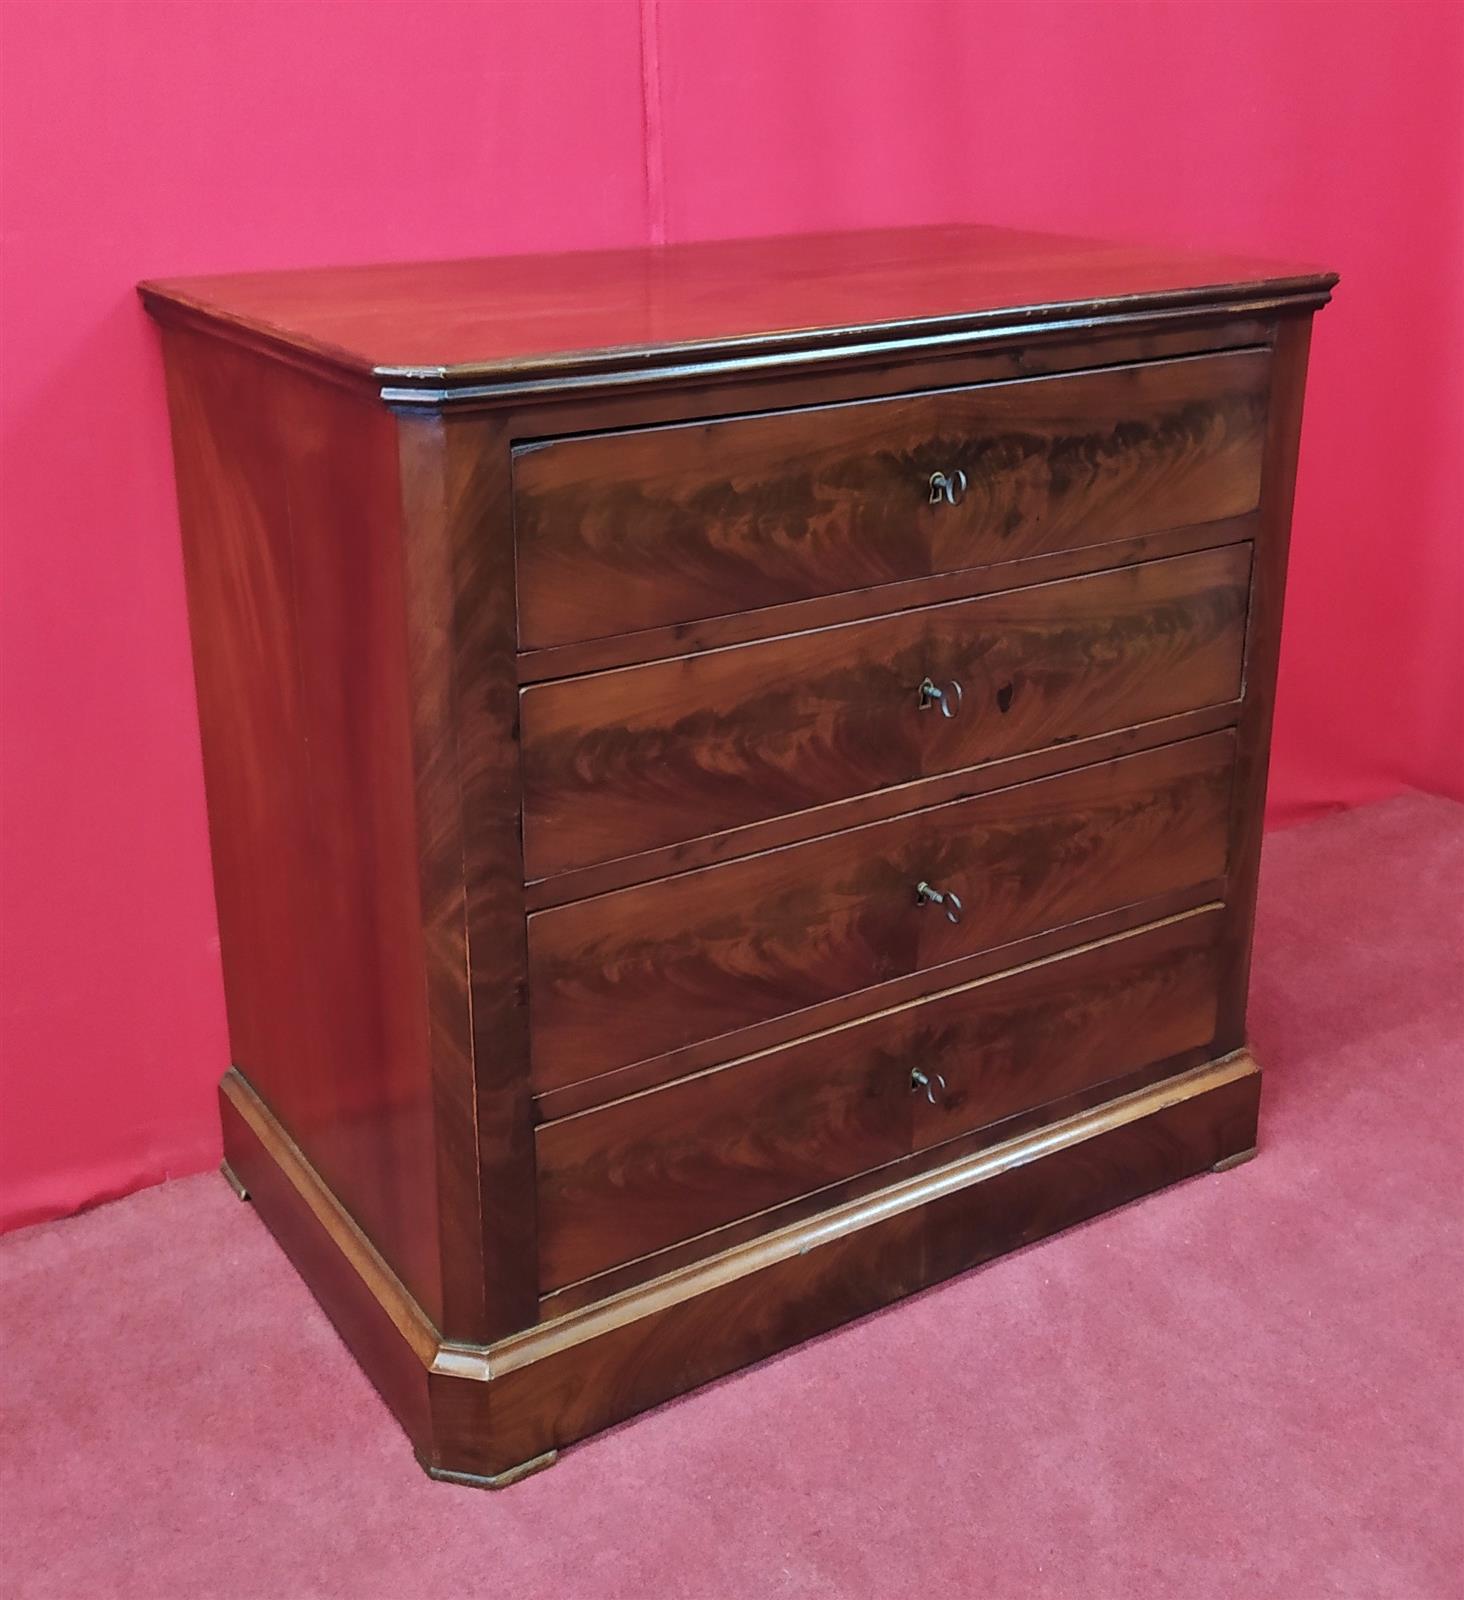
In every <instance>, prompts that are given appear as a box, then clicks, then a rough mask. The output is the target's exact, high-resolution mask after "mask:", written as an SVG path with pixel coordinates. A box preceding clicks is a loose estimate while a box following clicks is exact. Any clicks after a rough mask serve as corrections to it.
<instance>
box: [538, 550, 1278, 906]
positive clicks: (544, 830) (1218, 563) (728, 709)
mask: <svg viewBox="0 0 1464 1600" xmlns="http://www.w3.org/2000/svg"><path fill="white" fill-rule="evenodd" d="M1249 572H1250V547H1249V546H1248V545H1240V546H1233V547H1230V548H1222V549H1219V550H1211V551H1206V552H1203V553H1201V554H1197V555H1193V556H1185V557H1179V558H1176V559H1174V560H1171V561H1161V562H1152V563H1148V564H1145V565H1142V566H1136V567H1127V568H1123V569H1120V570H1117V571H1112V572H1107V573H1103V574H1100V575H1095V576H1092V577H1085V578H1074V579H1070V580H1068V581H1066V582H1061V583H1052V584H1042V585H1037V586H1034V587H1031V588H1026V589H1022V590H1018V591H1016V592H1013V593H1011V594H1004V595H992V596H987V597H984V598H981V599H974V600H965V601H957V602H952V603H949V604H946V605H942V606H937V607H927V608H921V609H918V610H914V611H907V612H902V613H900V614H898V615H896V616H893V617H885V618H880V619H878V620H874V621H870V622H865V623H858V624H851V625H848V626H845V627H838V628H825V629H819V630H816V631H814V632H810V633H804V634H799V635H796V636H794V637H792V638H788V639H781V640H773V641H769V642H766V643H764V644H760V645H749V646H745V647H742V648H737V649H731V650H721V651H714V652H710V653H708V654H705V655H699V656H685V657H682V658H680V659H679V660H675V661H668V662H662V663H658V664H656V665H653V666H646V667H639V668H630V669H626V670H624V671H621V672H615V673H609V674H604V675H600V676H595V677H590V678H577V679H574V680H571V681H569V682H562V683H556V684H546V685H542V686H540V687H537V688H532V689H528V690H526V691H525V692H524V693H523V694H522V696H521V700H520V740H521V749H522V761H523V782H524V865H525V870H526V871H527V872H528V874H529V875H530V877H540V876H546V875H548V874H550V873H553V872H558V871H563V870H565V869H568V868H572V867H579V866H586V865H591V864H593V863H595V862H597V861H600V860H605V859H613V858H614V857H616V856H621V855H628V854H631V853H634V852H637V851H643V850H647V849H651V848H654V847H656V846H660V845H667V844H673V843H676V842H679V841H681V840H685V839H687V838H691V837H696V836H698V835H704V834H708V833H712V832H714V831H715V832H719V831H722V830H725V829H727V828H730V827H736V826H740V825H744V824H747V823H750V822H755V821H760V820H763V819H765V818H768V817H772V816H777V815H779V814H781V813H788V812H794V811H801V810H805V809H808V808H810V807H814V806H819V805H824V804H827V803H828V802H830V801H834V800H838V799H843V798H845V797H848V796H853V795H858V794H862V793H866V792H868V791H871V790H877V789H882V788H888V787H892V786H894V785H898V784H907V783H910V782H912V781H913V780H914V779H916V778H919V777H928V776H934V775H937V774H939V773H942V772H951V771H955V770H957V769H959V768H963V767H968V766H974V765H976V764H977V763H979V762H983V761H991V760H997V759H1000V758H1002V757H1005V756H1010V755H1014V754H1017V753H1020V752H1022V751H1025V750H1036V749H1040V748H1042V747H1044V746H1047V745H1052V744H1060V743H1064V742H1067V741H1070V740H1073V739H1080V738H1083V737H1088V736H1092V735H1094V734H1097V733H1101V732H1105V731H1108V730H1110V729H1115V728H1119V727H1124V726H1128V725H1131V724H1134V723H1141V722H1149V721H1152V720H1156V719H1158V718H1160V717H1166V716H1171V715H1174V714H1176V713H1178V712H1181V711H1186V710H1190V709H1192V708H1199V707H1203V706H1207V705H1213V704H1216V703H1219V702H1222V701H1227V700H1230V699H1233V698H1234V697H1236V696H1237V695H1238V694H1239V693H1240V668H1241V651H1242V645H1243V642H1244V638H1245V613H1246V606H1247V600H1248V587H1249ZM926 680H932V681H934V682H935V683H936V684H937V685H944V686H945V688H944V690H943V693H945V694H946V695H948V696H950V697H951V700H952V703H953V704H954V703H955V702H954V696H955V694H956V693H957V692H959V693H960V695H961V699H960V702H959V706H958V710H957V714H956V715H954V716H953V717H949V718H948V717H947V716H945V715H944V714H943V713H942V712H941V711H940V709H939V708H938V707H937V706H935V705H927V706H926V707H925V708H924V709H922V708H921V696H920V690H919V686H920V684H921V683H922V681H926ZM952 681H954V682H955V683H956V684H957V685H958V690H952V689H951V688H950V687H949V686H950V684H951V683H952Z"/></svg>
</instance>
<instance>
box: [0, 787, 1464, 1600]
mask: <svg viewBox="0 0 1464 1600" xmlns="http://www.w3.org/2000/svg"><path fill="white" fill-rule="evenodd" d="M1461 906H1464V807H1460V806H1456V805H1453V804H1450V803H1449V802H1446V801H1441V800H1431V799H1425V798H1419V797H1408V798H1404V799H1400V800H1396V801H1391V802H1388V803H1386V804H1384V805H1380V806H1374V807H1371V808H1369V809H1367V810H1365V811H1359V812H1352V813H1350V814H1347V815H1344V816H1339V817H1334V818H1330V819H1327V820H1325V821H1322V822H1319V823H1314V824H1311V825H1309V826H1306V827H1303V828H1298V829H1294V830H1291V831H1288V832H1283V833H1280V834H1275V835H1272V836H1271V837H1270V838H1269V839H1268V841H1267V847H1266V857H1265V871H1264V883H1263V891H1262V905H1261V917H1260V931H1259V940H1258V949H1257V958H1256V970H1255V978H1254V985H1253V1002H1252V1029H1253V1035H1254V1040H1255V1045H1256V1049H1257V1052H1258V1054H1259V1055H1260V1056H1261V1058H1262V1060H1263V1062H1264V1063H1265V1065H1266V1068H1267V1073H1268V1076H1267V1079H1266V1091H1265V1101H1264V1106H1263V1111H1262V1127H1261V1134H1262V1140H1261V1153H1260V1155H1259V1157H1258V1158H1257V1159H1256V1160H1255V1161H1253V1162H1252V1163H1250V1164H1249V1165H1248V1166H1244V1167H1241V1168H1240V1169H1238V1170H1237V1171H1235V1172H1232V1173H1229V1174H1226V1175H1224V1176H1217V1177H1205V1178H1201V1179H1197V1180H1194V1181H1192V1182H1190V1183H1187V1184H1183V1185H1181V1186H1179V1187H1177V1188H1175V1189H1172V1190H1169V1191H1167V1192H1166V1193H1164V1194H1162V1195H1158V1196H1155V1197H1153V1198H1151V1199H1148V1200H1144V1201H1140V1202H1139V1203H1138V1204H1136V1205H1133V1206H1130V1207H1128V1208H1127V1209H1125V1210H1123V1211H1121V1212H1118V1213H1115V1214H1112V1215H1110V1216H1108V1217H1107V1218H1102V1219H1099V1220H1098V1221H1095V1222H1092V1223H1090V1224H1088V1225H1086V1226H1085V1227H1082V1228H1079V1229H1077V1230H1075V1231H1073V1232H1071V1233H1068V1234H1065V1235H1063V1236H1061V1237H1059V1238H1056V1239H1053V1240H1050V1241H1048V1242H1046V1243H1044V1244H1041V1245H1037V1246H1034V1247H1033V1248H1031V1249H1029V1250H1027V1251H1025V1252H1024V1253H1022V1254H1020V1255H1018V1256H1014V1257H1009V1258H1008V1259H1007V1260H1005V1261H1001V1262H997V1263H995V1264H993V1265H992V1266H990V1267H987V1268H985V1269H984V1270H981V1271H979V1272H975V1273H971V1274H968V1275H967V1276H966V1277H964V1278H961V1279H958V1280H956V1281H954V1282H951V1283H949V1284H947V1285H944V1286H942V1287H940V1288H937V1289H933V1290H930V1291H928V1292H927V1293H925V1294H923V1295H921V1296H919V1297H918V1298H916V1299H914V1300H910V1301H907V1302H905V1303H904V1304H903V1305H900V1306H897V1307H893V1308H891V1309H889V1310H887V1311H884V1312H882V1313H880V1314H879V1315H877V1316H874V1317H871V1318H868V1319H867V1320H865V1321H863V1322H860V1323H857V1324H855V1325H853V1326H851V1327H848V1328H845V1329H842V1330H840V1331H839V1332H837V1333H834V1334H831V1335H829V1336H828V1337H826V1338H824V1339H821V1340H819V1341H817V1342H816V1343H813V1344H811V1345H807V1346H804V1347H803V1348H802V1349H801V1350H798V1351H795V1352H791V1353H789V1354H786V1355H784V1356H781V1357H779V1358H778V1359H776V1360H774V1361H770V1362H768V1363H766V1364H764V1365H763V1366H760V1367H757V1368H754V1369H752V1370H751V1371H748V1372H745V1373H742V1374H740V1375H738V1376H736V1377H734V1378H730V1379H727V1380H726V1381H724V1382H722V1383H720V1384H717V1385H714V1386H713V1387H711V1388H709V1389H705V1390H703V1391H701V1392H700V1393H699V1394H696V1395H693V1396H690V1397H688V1398H686V1399H684V1400H681V1401H678V1402H676V1403H675V1404H672V1405H668V1406H665V1407H663V1408H662V1409H661V1410H659V1411H657V1412H654V1413H652V1414H650V1415H648V1416H645V1417H642V1418H640V1419H638V1420H637V1421H635V1422H632V1423H628V1424H626V1425H625V1426H623V1427H621V1428H618V1429H616V1430H615V1431H614V1432H612V1433H609V1434H606V1435H603V1436H602V1437H600V1438H599V1439H597V1440H592V1441H589V1442H587V1443H585V1444H583V1445H580V1446H579V1447H577V1448H576V1449H573V1450H571V1451H568V1452H566V1454H565V1455H564V1456H563V1457H562V1458H561V1460H560V1463H559V1465H558V1466H556V1467H554V1468H553V1469H552V1470H551V1471H549V1472H547V1473H544V1474H542V1475H540V1476H538V1477H535V1478H531V1479H528V1480H526V1481H525V1482H523V1483H522V1484H520V1485H518V1486H517V1487H516V1488H514V1489H512V1490H510V1491H508V1492H507V1493H503V1494H496V1495H490V1494H484V1493H482V1492H479V1491H475V1490H469V1489H459V1488H454V1487H449V1486H447V1485H442V1484H433V1483H430V1482H428V1480H427V1479H426V1478H425V1477H423V1476H422V1474H421V1473H420V1471H419V1470H418V1468H417V1466H416V1465H415V1463H414V1462H413V1460H412V1455H411V1451H410V1450H409V1449H408V1447H407V1444H406V1441H405V1440H404V1438H403V1437H402V1436H401V1435H400V1434H399V1433H398V1431H397V1429H396V1426H395V1425H394V1423H393V1422H392V1421H391V1419H390V1417H389V1416H388V1415H387V1413H386V1411H385V1409H384V1408H383V1407H382V1405H381V1404H380V1402H379V1401H378V1400H377V1399H376V1396H375V1394H374V1393H373V1391H372V1390H371V1388H370V1387H369V1385H368V1384H367V1383H366V1380H365V1379H364V1378H363V1377H362V1376H361V1375H360V1374H359V1373H358V1371H357V1370H356V1368H355V1367H354V1366H353V1364H352V1363H351V1361H350V1360H349V1358H348V1357H347V1355H346V1353H345V1351H344V1349H343V1348H342V1346H341V1345H340V1344H339V1343H338V1342H337V1340H336V1338H335V1335H334V1334H333V1332H332V1330H331V1328H330V1326H329V1325H328V1324H327V1322H326V1321H325V1318H324V1317H323V1316H322V1315H321V1313H320V1312H319V1311H318V1310H317V1309H316V1307H315V1304H314V1302H313V1301H312V1300H311V1298H310V1296H309V1295H308V1293H307V1292H306V1291H305V1289H304V1288H303V1287H302V1286H301V1284H300V1282H299V1281H298V1280H297V1279H296V1277H295V1276H294V1274H293V1272H292V1271H291V1270H290V1268H289V1267H288V1266H287V1265H286V1263H285V1260H284V1257H283V1256H282V1255H280V1254H279V1253H278V1251H277V1250H276V1248H275V1247H274V1245H273V1244H272V1243H271V1242H270V1240H269V1239H268V1238H267V1236H266V1235H265V1233H264V1231H263V1229H262V1228H261V1227H260V1225H259V1222H258V1221H257V1219H256V1217H255V1215H254V1213H253V1211H252V1209H251V1208H250V1207H248V1206H242V1205H240V1204H239V1203H238V1202H237V1201H235V1200H234V1198H233V1196H232V1195H231V1194H230V1192H229V1191H228V1190H227V1189H226V1188H225V1186H224V1183H223V1180H222V1179H221V1178H219V1177H217V1176H214V1175H206V1176H203V1177H199V1178H192V1179H189V1180H187V1181H185V1182H180V1183H174V1184H170V1185H168V1186H166V1187H164V1188H161V1189H153V1190H150V1191H148V1192H146V1193H143V1194H138V1195H134V1196H132V1197H131V1198H130V1199H127V1200H123V1201H120V1202H118V1203H117V1204H114V1205H110V1206H107V1207H105V1208H103V1209H101V1210H98V1211H94V1212H92V1213H90V1214H89V1215H86V1216H82V1217H79V1218H74V1219H72V1220H70V1221H67V1222H60V1223H54V1224H49V1225H46V1226H43V1227H39V1228H34V1229H31V1230H30V1231H28V1232H25V1233H20V1234H15V1235H12V1236H10V1237H9V1238H8V1239H6V1240H3V1241H0V1280H3V1297H4V1308H5V1316H6V1324H7V1326H6V1330H5V1337H4V1349H3V1382H4V1395H5V1409H4V1420H3V1428H4V1432H3V1438H4V1456H3V1472H4V1477H3V1482H0V1493H3V1501H0V1515H3V1519H4V1525H3V1578H0V1588H3V1592H4V1594H6V1595H7V1596H16V1597H21V1596H24V1597H27V1600H29V1597H38V1600H39V1597H46V1600H55V1597H60V1600H81V1597H86V1600H98V1597H101V1600H133V1597H137V1600H172V1597H174V1596H186V1597H189V1600H213V1597H218V1600H255V1597H268V1600H307V1597H313V1596H322V1597H337V1596H340V1597H345V1596H352V1597H364V1600H377V1597H382V1600H428V1597H433V1600H437V1597H445V1596H451V1597H464V1596H480V1595H481V1596H493V1597H495V1600H540V1597H549V1596H554V1597H557V1600H679V1597H695V1600H784V1597H812V1596H818V1597H835V1600H866V1597H877V1600H916V1597H919V1600H939V1597H944V1596H962V1597H966V1596H969V1597H972V1600H1272V1597H1274V1600H1329V1597H1345V1600H1453V1597H1456V1596H1460V1595H1464V1578H1461V1572H1464V1473H1461V1458H1464V1384H1461V1359H1464V1315H1461V1283H1464V1272H1461V1268H1464V1251H1461V1234H1464V1229H1461V1141H1460V1135H1461V1129H1464V1115H1461V1086H1464V929H1461V915H1464V912H1461Z"/></svg>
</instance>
